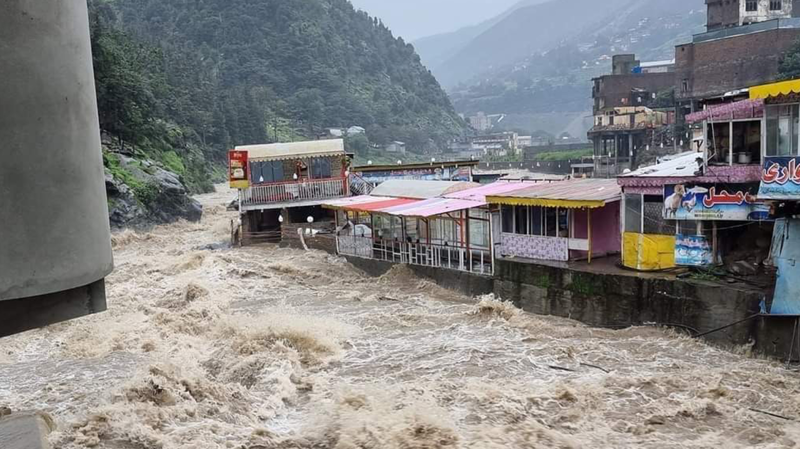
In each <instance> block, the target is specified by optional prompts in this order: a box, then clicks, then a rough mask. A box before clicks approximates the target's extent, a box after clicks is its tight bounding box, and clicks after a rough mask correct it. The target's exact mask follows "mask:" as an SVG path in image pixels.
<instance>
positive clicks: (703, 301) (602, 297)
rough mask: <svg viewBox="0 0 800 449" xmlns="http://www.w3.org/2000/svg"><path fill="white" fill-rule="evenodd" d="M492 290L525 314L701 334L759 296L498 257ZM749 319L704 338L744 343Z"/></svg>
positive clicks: (755, 306) (737, 316)
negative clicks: (669, 326)
mask: <svg viewBox="0 0 800 449" xmlns="http://www.w3.org/2000/svg"><path fill="white" fill-rule="evenodd" d="M496 272H497V276H496V279H495V290H494V291H495V293H496V294H497V295H498V296H499V297H501V298H503V299H506V300H510V301H513V302H514V303H515V304H516V305H517V306H518V307H520V308H522V309H523V310H526V311H528V312H532V313H537V314H542V315H556V316H561V317H567V318H572V319H574V320H578V321H581V322H583V323H587V324H589V325H593V326H610V327H624V326H630V325H641V324H643V323H663V324H679V325H683V326H689V327H691V328H694V329H696V330H698V331H700V332H705V331H708V330H712V329H716V328H719V327H722V326H725V325H728V324H730V323H733V322H736V321H738V320H741V319H744V318H747V317H749V316H751V315H753V314H755V313H757V312H758V311H759V304H760V302H761V300H762V299H763V294H762V293H760V292H757V291H752V290H742V289H737V288H734V287H726V286H721V285H719V284H714V283H705V282H698V281H681V280H666V279H658V278H655V277H648V278H645V277H639V276H635V275H619V274H599V273H589V272H581V271H574V270H566V269H563V268H559V267H555V266H545V265H536V264H532V263H520V262H511V261H506V260H498V261H497V262H496ZM753 325H754V323H753V322H748V323H743V324H741V325H737V326H734V327H731V328H729V329H726V330H724V331H720V332H717V333H714V334H711V335H709V336H708V338H709V340H712V341H715V342H719V343H726V344H736V345H740V344H745V343H747V342H748V340H749V339H750V337H751V328H752V327H753Z"/></svg>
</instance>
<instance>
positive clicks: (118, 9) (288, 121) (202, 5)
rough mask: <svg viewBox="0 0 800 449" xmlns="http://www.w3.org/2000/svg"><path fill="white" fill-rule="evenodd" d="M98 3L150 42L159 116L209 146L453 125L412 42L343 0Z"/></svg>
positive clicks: (436, 134) (439, 131)
mask: <svg viewBox="0 0 800 449" xmlns="http://www.w3.org/2000/svg"><path fill="white" fill-rule="evenodd" d="M97 3H98V8H100V9H102V10H103V17H104V19H105V21H106V22H107V23H108V26H109V27H114V28H116V29H120V30H122V31H124V32H125V33H127V34H129V35H130V36H132V37H133V38H134V39H135V40H136V41H137V42H139V43H143V44H146V45H150V46H152V47H154V48H157V49H158V52H159V54H160V57H159V59H160V61H159V64H160V65H161V67H153V70H154V71H157V72H160V76H161V78H163V80H164V82H165V83H166V84H167V85H168V86H169V87H170V88H171V89H169V92H170V94H171V97H170V98H167V99H166V100H164V101H162V103H164V104H162V105H161V106H162V107H160V108H159V109H160V110H161V112H163V115H164V116H165V117H164V118H165V119H168V120H171V121H174V122H176V123H178V124H180V125H183V126H186V127H187V128H190V129H191V130H192V131H193V133H195V134H197V135H198V136H199V137H200V139H199V140H202V141H203V143H205V144H206V145H208V146H209V147H211V148H213V149H214V152H215V154H217V155H219V154H222V153H224V151H225V150H227V149H229V148H230V147H232V146H233V145H237V144H246V143H257V142H265V141H276V140H285V139H287V138H292V137H296V138H303V137H305V138H314V137H315V136H316V135H317V134H318V133H319V132H320V131H321V130H322V129H323V128H325V127H342V126H352V125H359V126H363V127H366V128H368V129H369V128H379V129H380V131H381V132H380V133H377V134H380V135H385V136H387V138H390V139H399V140H403V139H407V140H411V142H410V143H412V145H413V143H414V140H413V139H412V137H413V135H415V134H424V135H425V136H426V137H431V138H434V139H439V140H444V139H446V138H447V137H449V136H451V135H454V134H458V133H459V132H461V130H462V129H463V126H464V125H463V122H462V121H461V120H460V119H459V118H458V116H457V115H456V114H455V112H454V110H453V108H452V105H451V103H450V101H449V99H448V97H447V95H446V94H445V93H444V91H443V90H442V89H441V88H440V86H439V84H438V83H437V81H436V79H435V78H434V77H433V76H432V75H431V74H430V72H429V71H428V70H427V69H425V67H423V66H422V64H421V63H420V61H419V57H418V56H417V55H416V53H415V52H414V49H413V47H412V46H411V45H409V44H406V43H405V42H404V41H403V40H402V39H398V38H395V37H394V36H393V35H392V33H391V32H390V31H389V29H388V28H386V27H385V26H384V25H383V24H382V23H381V22H380V21H378V20H377V19H374V18H372V17H370V16H369V15H367V14H366V13H364V12H360V11H359V12H357V11H355V9H354V8H353V7H352V5H351V4H350V3H349V2H348V1H347V0H292V1H290V2H287V1H282V0H174V1H168V2H165V1H162V0H109V1H102V2H101V1H100V0H97ZM417 140H420V139H417Z"/></svg>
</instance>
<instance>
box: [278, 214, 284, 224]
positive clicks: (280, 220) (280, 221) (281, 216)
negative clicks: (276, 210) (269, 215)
mask: <svg viewBox="0 0 800 449" xmlns="http://www.w3.org/2000/svg"><path fill="white" fill-rule="evenodd" d="M278 223H283V215H278Z"/></svg>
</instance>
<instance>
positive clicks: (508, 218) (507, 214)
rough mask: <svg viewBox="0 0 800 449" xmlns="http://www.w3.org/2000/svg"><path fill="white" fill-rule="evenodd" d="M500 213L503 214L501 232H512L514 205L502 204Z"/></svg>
mask: <svg viewBox="0 0 800 449" xmlns="http://www.w3.org/2000/svg"><path fill="white" fill-rule="evenodd" d="M501 215H502V216H503V232H505V233H506V234H512V233H513V232H514V206H502V209H501Z"/></svg>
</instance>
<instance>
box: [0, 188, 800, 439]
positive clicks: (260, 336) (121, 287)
mask: <svg viewBox="0 0 800 449" xmlns="http://www.w3.org/2000/svg"><path fill="white" fill-rule="evenodd" d="M232 196H233V195H232V194H231V193H230V192H229V191H228V192H219V193H216V194H209V195H204V196H201V197H200V199H201V201H202V202H203V203H204V205H205V207H206V213H205V216H204V218H203V221H202V222H201V223H198V224H187V223H179V224H174V225H169V226H162V227H158V228H156V229H154V230H153V231H152V232H149V233H142V234H137V233H134V232H130V231H126V232H124V233H121V234H118V235H116V236H114V246H115V258H116V266H117V268H116V271H115V272H114V273H113V274H112V275H111V276H110V277H109V278H108V301H109V311H108V312H106V313H103V314H100V315H96V316H93V317H89V318H85V319H81V320H78V321H74V322H70V323H65V324H60V325H56V326H51V327H49V328H47V329H44V330H39V331H34V332H29V333H26V334H23V335H19V336H16V337H12V338H8V339H3V340H0V406H3V405H6V406H9V407H11V408H12V409H14V410H41V411H43V412H45V413H47V414H49V415H50V416H51V417H52V419H53V421H54V422H55V425H56V426H57V429H56V431H55V432H54V433H52V434H51V441H52V443H53V445H54V447H55V448H57V449H67V448H69V449H72V448H86V447H96V448H113V449H150V448H166V449H170V448H198V449H201V448H202V449H205V448H209V449H210V448H235V449H256V448H261V449H273V448H275V449H278V448H280V449H300V448H308V449H311V448H314V449H327V448H330V449H357V448H361V449H434V448H470V449H471V448H476V449H477V448H579V447H583V448H628V447H630V448H634V447H637V448H638V447H644V448H744V447H758V448H789V447H800V424H798V423H797V422H796V421H794V419H798V418H800V377H799V376H798V375H797V374H796V373H793V372H790V371H786V370H785V369H783V367H782V366H781V365H780V364H778V363H774V362H770V361H767V360H761V359H757V358H752V357H750V356H748V355H747V351H746V348H739V349H738V350H736V351H726V350H722V349H718V348H715V347H712V346H709V345H707V344H705V343H703V342H700V341H696V340H692V339H690V338H687V337H685V336H681V335H679V334H676V333H671V332H669V331H665V330H660V329H655V328H633V329H627V330H621V331H611V330H603V329H592V328H589V327H586V326H583V325H582V324H580V323H577V322H574V321H569V320H564V319H556V318H549V317H538V316H534V315H530V314H527V313H524V312H521V311H519V310H517V309H515V308H514V307H513V306H511V305H509V304H507V303H503V302H502V301H500V300H499V298H497V299H496V298H493V297H483V298H468V297H464V296H461V295H458V294H455V293H452V292H450V291H447V290H444V289H442V288H439V287H438V286H436V285H435V284H432V283H430V282H428V281H425V280H421V279H419V278H416V277H415V276H414V275H413V274H411V273H410V272H409V271H408V270H406V269H404V268H402V267H395V268H394V269H393V270H392V271H390V272H389V273H387V274H386V275H384V276H383V277H380V278H371V277H368V276H366V275H364V274H363V273H361V272H360V271H359V270H357V269H355V268H354V267H352V266H350V265H349V264H348V263H346V262H345V261H344V260H343V259H340V258H337V257H334V256H331V255H328V254H324V253H320V252H313V251H312V252H304V251H298V250H291V249H280V248H277V247H275V246H261V247H253V248H245V249H230V248H227V246H225V243H226V242H227V240H228V239H229V226H230V220H231V219H232V218H235V217H236V214H235V213H231V212H226V211H225V207H224V205H225V204H226V203H227V202H228V201H229V200H230V199H231V198H232ZM751 409H757V410H762V411H767V412H771V413H775V414H778V415H782V416H784V417H787V418H791V419H792V420H786V419H782V418H778V417H773V416H770V415H767V414H764V413H760V412H757V411H752V410H751Z"/></svg>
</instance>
